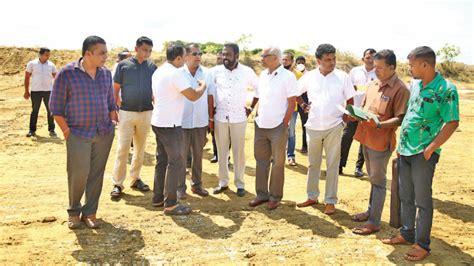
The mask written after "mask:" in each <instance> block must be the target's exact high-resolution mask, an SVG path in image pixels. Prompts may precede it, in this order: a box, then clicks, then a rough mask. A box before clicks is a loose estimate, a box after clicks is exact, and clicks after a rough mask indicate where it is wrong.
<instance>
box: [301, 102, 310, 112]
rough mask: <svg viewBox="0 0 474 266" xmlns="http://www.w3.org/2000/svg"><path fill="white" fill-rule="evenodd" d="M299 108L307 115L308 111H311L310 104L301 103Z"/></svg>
mask: <svg viewBox="0 0 474 266" xmlns="http://www.w3.org/2000/svg"><path fill="white" fill-rule="evenodd" d="M300 107H301V108H302V109H303V111H304V112H305V113H309V109H311V103H303V104H302V105H301V106H300Z"/></svg>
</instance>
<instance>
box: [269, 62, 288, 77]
mask: <svg viewBox="0 0 474 266" xmlns="http://www.w3.org/2000/svg"><path fill="white" fill-rule="evenodd" d="M283 69H284V67H283V65H282V64H280V66H279V67H278V68H277V69H275V70H274V71H273V72H272V73H270V70H268V68H267V71H268V73H267V74H268V75H272V76H276V75H278V73H281V72H282V71H283Z"/></svg>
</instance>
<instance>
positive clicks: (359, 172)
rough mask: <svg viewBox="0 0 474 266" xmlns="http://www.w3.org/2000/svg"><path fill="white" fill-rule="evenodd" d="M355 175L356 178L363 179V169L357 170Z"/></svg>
mask: <svg viewBox="0 0 474 266" xmlns="http://www.w3.org/2000/svg"><path fill="white" fill-rule="evenodd" d="M354 175H355V176H356V177H363V176H364V172H363V171H362V169H360V168H356V169H355V171H354Z"/></svg>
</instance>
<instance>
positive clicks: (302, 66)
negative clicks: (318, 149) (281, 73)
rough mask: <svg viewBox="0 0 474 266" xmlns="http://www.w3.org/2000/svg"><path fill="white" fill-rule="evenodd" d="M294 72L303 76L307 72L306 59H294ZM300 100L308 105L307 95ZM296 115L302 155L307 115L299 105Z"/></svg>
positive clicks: (305, 143) (305, 144)
mask: <svg viewBox="0 0 474 266" xmlns="http://www.w3.org/2000/svg"><path fill="white" fill-rule="evenodd" d="M296 70H298V71H299V72H301V73H303V74H305V73H307V72H308V70H307V69H306V58H305V57H304V56H302V55H300V56H298V57H297V58H296ZM301 98H302V99H303V101H304V102H305V103H306V104H307V103H308V93H306V92H305V93H303V94H302V95H301ZM298 113H299V114H300V119H301V128H302V129H303V131H302V134H301V135H302V145H301V150H300V152H301V153H303V154H306V153H308V143H307V141H306V126H305V124H306V122H307V121H308V113H306V112H305V111H304V110H303V108H301V106H300V105H298Z"/></svg>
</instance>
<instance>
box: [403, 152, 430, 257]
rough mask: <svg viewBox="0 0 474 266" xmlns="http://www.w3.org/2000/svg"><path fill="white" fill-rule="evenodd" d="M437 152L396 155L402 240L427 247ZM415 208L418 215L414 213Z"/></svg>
mask: <svg viewBox="0 0 474 266" xmlns="http://www.w3.org/2000/svg"><path fill="white" fill-rule="evenodd" d="M438 161H439V155H438V154H437V153H433V154H432V155H431V158H430V159H429V160H428V161H427V160H426V159H425V157H424V156H423V153H419V154H416V155H412V156H403V155H401V156H400V158H399V161H398V162H399V163H400V168H399V180H398V184H399V194H400V203H401V208H400V210H401V213H400V218H401V223H402V227H401V228H400V234H401V235H402V236H403V238H405V239H406V240H408V241H410V242H412V243H416V244H418V245H419V246H421V247H422V248H424V249H426V250H428V251H429V250H430V235H431V226H432V224H433V198H432V193H433V191H432V189H431V185H432V183H433V176H434V172H435V168H436V164H437V163H438ZM417 211H418V215H417Z"/></svg>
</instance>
